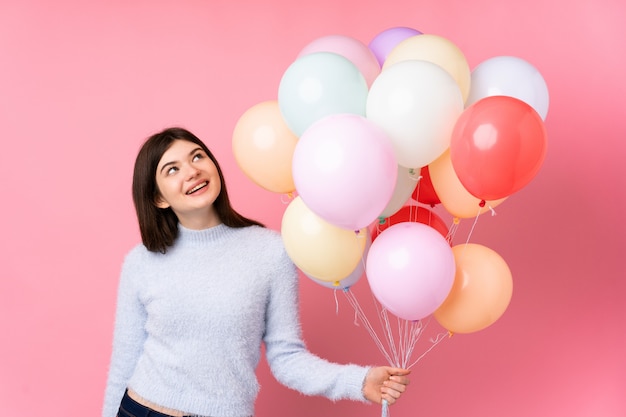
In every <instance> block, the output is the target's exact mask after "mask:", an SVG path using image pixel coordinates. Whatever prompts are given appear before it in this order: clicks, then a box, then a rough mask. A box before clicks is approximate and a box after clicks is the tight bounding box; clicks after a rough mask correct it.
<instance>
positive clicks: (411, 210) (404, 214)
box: [371, 206, 448, 242]
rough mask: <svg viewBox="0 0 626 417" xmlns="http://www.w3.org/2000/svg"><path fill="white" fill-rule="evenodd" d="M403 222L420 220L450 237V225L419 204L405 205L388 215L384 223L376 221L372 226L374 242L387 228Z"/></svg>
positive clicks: (444, 235)
mask: <svg viewBox="0 0 626 417" xmlns="http://www.w3.org/2000/svg"><path fill="white" fill-rule="evenodd" d="M403 222H418V223H422V224H425V225H427V226H430V227H432V228H433V229H435V230H436V231H438V232H439V233H441V235H442V236H443V237H445V238H447V237H448V226H446V223H445V222H444V221H443V220H442V219H441V217H439V216H438V215H436V214H435V213H433V212H432V211H430V210H428V209H427V208H425V207H419V206H404V207H402V208H401V209H400V210H398V211H397V212H395V213H394V214H392V215H391V216H389V217H387V218H386V219H385V220H384V222H383V223H380V222H376V223H374V225H373V227H372V231H371V234H372V242H373V241H374V239H376V237H377V236H378V235H379V234H381V233H382V232H383V230H385V229H386V228H388V227H390V226H393V225H394V224H398V223H403Z"/></svg>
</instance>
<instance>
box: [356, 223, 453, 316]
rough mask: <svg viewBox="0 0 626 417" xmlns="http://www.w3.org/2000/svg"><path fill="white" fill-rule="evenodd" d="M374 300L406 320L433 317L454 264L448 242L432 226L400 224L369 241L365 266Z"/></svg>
mask: <svg viewBox="0 0 626 417" xmlns="http://www.w3.org/2000/svg"><path fill="white" fill-rule="evenodd" d="M365 270H366V274H367V280H368V282H369V284H370V288H371V290H372V293H373V294H374V296H375V297H376V299H377V300H378V301H379V302H380V303H381V305H382V306H383V307H385V308H386V309H387V310H389V312H391V313H393V314H394V315H396V316H398V317H399V318H402V319H405V320H420V319H422V318H424V317H426V316H428V315H430V314H432V313H433V312H434V311H435V310H436V309H437V308H438V307H439V306H440V305H441V304H442V303H443V302H444V301H445V299H446V297H447V296H448V294H449V293H450V290H451V289H452V284H453V283H454V275H455V272H456V265H455V261H454V254H453V252H452V248H451V247H450V244H449V243H448V241H447V240H446V239H445V238H444V237H443V236H441V234H440V233H439V232H438V231H436V230H435V229H433V228H432V227H429V226H426V225H425V224H422V223H415V222H403V223H398V224H395V225H393V226H390V227H389V228H388V229H386V230H384V231H382V232H381V233H380V235H378V237H377V238H376V240H374V241H373V242H372V246H371V247H370V250H369V253H368V256H367V262H366V266H365Z"/></svg>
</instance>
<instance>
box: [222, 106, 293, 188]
mask: <svg viewBox="0 0 626 417" xmlns="http://www.w3.org/2000/svg"><path fill="white" fill-rule="evenodd" d="M297 142H298V137H297V136H295V135H294V134H293V132H292V131H291V130H290V129H289V128H288V127H287V125H286V123H285V121H284V120H283V117H282V115H281V113H280V110H279V108H278V101H276V100H270V101H264V102H261V103H259V104H256V105H254V106H252V107H251V108H249V109H248V110H247V111H246V112H245V113H244V114H243V115H242V116H241V117H240V118H239V120H238V121H237V124H236V125H235V129H234V131H233V139H232V145H233V153H234V155H235V160H236V161H237V164H238V165H239V167H240V168H241V170H242V171H243V172H244V173H245V174H246V175H247V176H248V178H250V179H251V180H252V181H254V182H255V183H256V184H257V185H259V186H261V187H263V188H264V189H266V190H269V191H272V192H276V193H290V192H292V191H294V190H295V189H296V187H295V185H294V182H293V176H292V172H291V164H292V160H293V152H294V149H295V147H296V143H297Z"/></svg>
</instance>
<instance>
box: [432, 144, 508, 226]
mask: <svg viewBox="0 0 626 417" xmlns="http://www.w3.org/2000/svg"><path fill="white" fill-rule="evenodd" d="M428 172H429V174H430V181H431V183H432V185H433V189H434V190H435V192H436V193H437V197H438V198H439V201H441V205H442V206H443V207H444V208H445V209H446V211H448V213H450V214H452V215H453V216H454V217H458V218H460V219H467V218H472V217H476V216H478V215H479V214H483V213H484V212H486V211H489V210H490V208H495V207H496V206H498V205H499V204H500V203H502V202H503V201H504V200H506V199H507V197H504V198H501V199H499V200H489V201H486V202H485V204H484V205H483V206H482V207H481V206H480V203H481V200H480V199H479V198H477V197H474V196H473V195H472V194H470V192H469V191H467V190H466V189H465V187H463V184H462V183H461V180H460V179H459V177H458V176H457V175H456V172H454V168H453V166H452V160H451V159H450V149H448V150H447V151H445V152H444V153H443V154H442V155H441V156H440V157H439V158H437V159H435V160H434V161H433V162H431V163H430V164H429V165H428Z"/></svg>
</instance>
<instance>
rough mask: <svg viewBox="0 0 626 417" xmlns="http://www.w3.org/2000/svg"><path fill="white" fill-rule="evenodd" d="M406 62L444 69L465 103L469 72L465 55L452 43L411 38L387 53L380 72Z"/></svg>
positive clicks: (438, 38)
mask: <svg viewBox="0 0 626 417" xmlns="http://www.w3.org/2000/svg"><path fill="white" fill-rule="evenodd" d="M408 60H422V61H428V62H432V63H433V64H437V65H439V66H440V67H442V68H443V69H445V70H446V71H447V72H448V74H450V75H451V76H452V78H454V80H455V81H456V83H457V84H458V86H459V88H460V89H461V93H462V95H463V102H465V101H467V97H468V96H469V91H470V81H471V71H470V67H469V64H468V62H467V59H466V58H465V55H464V54H463V52H462V51H461V49H459V47H458V46H456V45H455V44H454V43H452V42H451V41H449V40H448V39H446V38H443V37H441V36H438V35H430V34H423V35H416V36H411V37H409V38H406V39H405V40H403V41H402V42H400V43H398V44H397V45H396V46H395V47H394V48H393V49H392V50H391V51H390V52H389V54H388V55H387V58H386V59H385V62H384V64H383V68H382V71H384V70H385V69H386V68H388V67H390V66H391V65H393V64H395V63H397V62H400V61H408Z"/></svg>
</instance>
